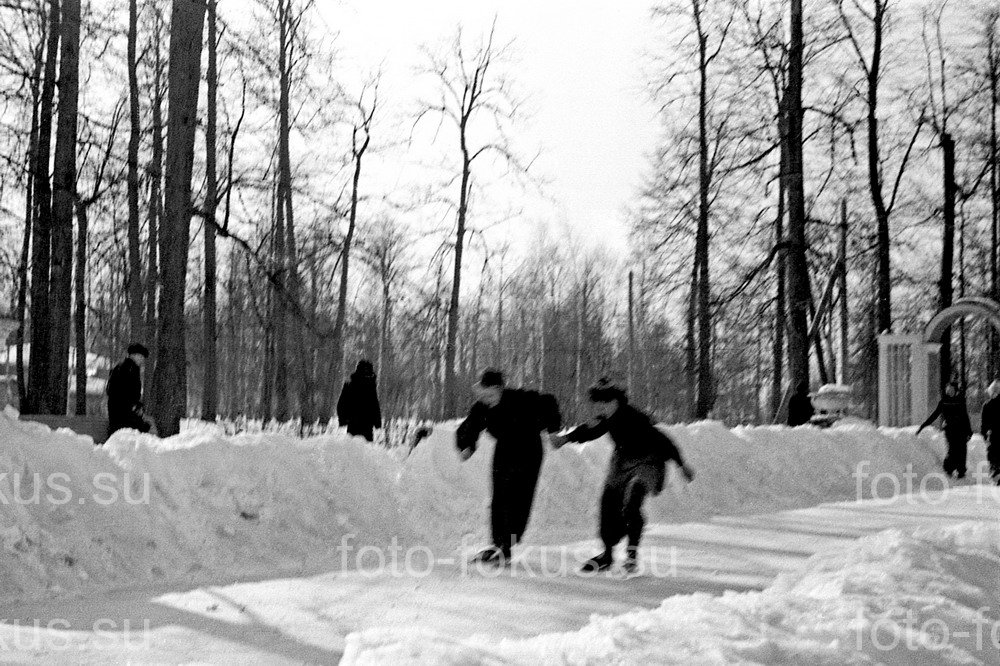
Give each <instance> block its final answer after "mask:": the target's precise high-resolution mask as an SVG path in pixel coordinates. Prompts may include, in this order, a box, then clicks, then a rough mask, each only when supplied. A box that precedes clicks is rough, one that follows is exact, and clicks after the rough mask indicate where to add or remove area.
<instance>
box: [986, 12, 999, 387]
mask: <svg viewBox="0 0 1000 666" xmlns="http://www.w3.org/2000/svg"><path fill="white" fill-rule="evenodd" d="M998 18H1000V15H998V14H993V15H992V16H991V17H990V19H989V21H988V23H987V36H986V45H987V67H988V69H989V72H988V75H989V80H990V147H989V160H990V162H989V169H990V296H991V297H992V298H993V300H994V301H1000V280H998V273H1000V271H998V263H1000V177H998V176H1000V174H998V165H997V159H998V157H1000V155H998V153H1000V151H998V140H997V105H998V104H1000V54H998V53H997V43H996V37H997V34H996V31H997V21H998ZM988 365H989V367H988V378H989V379H990V380H995V379H996V378H997V375H998V373H1000V335H998V334H997V331H995V330H994V329H993V327H992V326H991V327H990V349H989V361H988Z"/></svg>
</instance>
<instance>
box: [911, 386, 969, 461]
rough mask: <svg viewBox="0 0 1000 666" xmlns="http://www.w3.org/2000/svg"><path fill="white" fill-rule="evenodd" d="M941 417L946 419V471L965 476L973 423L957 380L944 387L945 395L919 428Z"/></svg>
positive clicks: (921, 428)
mask: <svg viewBox="0 0 1000 666" xmlns="http://www.w3.org/2000/svg"><path fill="white" fill-rule="evenodd" d="M939 416H940V417H941V420H943V421H944V437H945V440H947V442H948V454H947V455H946V456H945V458H944V473H945V474H948V475H949V476H951V475H955V476H957V477H958V478H960V479H962V478H965V459H966V451H967V450H968V443H969V438H970V437H972V425H971V424H970V423H969V410H968V408H967V407H966V406H965V394H964V393H962V389H961V386H960V385H959V383H958V382H957V381H956V380H952V381H950V382H948V385H947V386H945V387H944V396H943V397H942V398H941V400H940V401H938V404H937V407H935V408H934V411H933V412H931V415H930V416H928V417H927V420H926V421H924V422H923V423H921V424H920V427H919V428H917V434H918V435H919V434H920V431H921V430H923V429H924V428H926V427H927V426H929V425H930V424H932V423H934V421H935V420H936V419H937V418H938V417H939Z"/></svg>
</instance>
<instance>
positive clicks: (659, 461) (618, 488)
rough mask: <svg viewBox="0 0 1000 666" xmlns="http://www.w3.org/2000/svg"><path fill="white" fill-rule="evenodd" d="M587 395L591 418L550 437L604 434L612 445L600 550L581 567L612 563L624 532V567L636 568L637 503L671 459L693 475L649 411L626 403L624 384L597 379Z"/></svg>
mask: <svg viewBox="0 0 1000 666" xmlns="http://www.w3.org/2000/svg"><path fill="white" fill-rule="evenodd" d="M588 398H589V401H590V404H591V408H592V409H593V412H594V419H593V420H592V421H590V422H588V423H585V424H584V425H581V426H579V427H577V428H576V429H574V430H572V431H571V432H569V433H568V434H566V435H557V436H555V437H553V438H552V443H553V445H554V446H555V447H556V448H559V447H561V446H562V445H564V444H565V443H566V442H589V441H591V440H595V439H597V438H599V437H601V436H603V435H608V436H609V437H610V438H611V441H612V442H613V443H614V446H615V448H614V452H613V453H612V455H611V463H610V464H609V466H608V473H607V477H606V478H605V481H604V492H603V493H602V495H601V518H600V520H601V524H600V537H601V541H602V542H603V544H604V551H603V552H602V553H600V554H599V555H597V556H595V557H592V558H591V559H589V560H587V562H586V563H584V565H583V571H588V572H590V571H604V570H606V569H608V568H610V567H611V565H612V563H613V562H614V556H613V553H612V550H613V549H614V547H615V546H616V545H617V544H618V542H620V541H621V540H622V539H623V538H625V537H627V538H628V547H627V550H626V560H625V570H626V571H635V570H636V569H637V568H638V551H639V541H640V539H641V538H642V529H643V527H644V526H645V517H644V516H643V513H642V505H643V503H644V502H645V500H646V497H648V496H655V495H658V494H659V493H660V492H661V491H662V490H663V484H664V481H665V478H666V466H667V462H668V461H670V460H672V461H674V463H675V464H676V465H677V466H678V467H679V468H680V470H681V472H682V473H683V474H684V476H685V478H686V479H687V480H688V481H691V480H692V479H694V471H693V470H692V469H691V468H690V467H688V466H687V465H686V464H685V463H684V460H683V459H682V458H681V453H680V451H678V450H677V447H676V446H675V445H674V443H673V440H671V439H670V437H668V436H667V435H666V434H665V433H664V432H662V431H661V430H660V429H659V428H657V427H656V426H655V425H654V424H653V420H652V419H651V418H650V417H649V415H648V414H646V413H644V412H642V411H640V410H638V409H636V408H635V407H633V406H632V405H630V404H629V403H628V395H627V394H626V392H625V390H624V389H622V388H620V387H618V386H615V385H614V384H612V383H611V382H610V381H608V380H607V379H601V380H599V381H598V382H597V383H596V384H594V385H593V386H592V387H591V388H590V389H589V391H588Z"/></svg>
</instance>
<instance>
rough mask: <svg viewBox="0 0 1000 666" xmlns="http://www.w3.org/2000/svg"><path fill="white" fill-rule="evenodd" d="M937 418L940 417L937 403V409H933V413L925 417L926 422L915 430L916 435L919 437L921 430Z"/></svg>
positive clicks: (939, 407)
mask: <svg viewBox="0 0 1000 666" xmlns="http://www.w3.org/2000/svg"><path fill="white" fill-rule="evenodd" d="M939 416H941V402H938V404H937V407H935V408H934V411H933V412H931V415H930V416H928V417H927V420H926V421H924V422H923V423H921V424H920V427H919V428H917V434H918V435H919V434H920V431H921V430H923V429H924V428H926V427H927V426H929V425H930V424H932V423H934V421H935V420H936V419H937V417H939Z"/></svg>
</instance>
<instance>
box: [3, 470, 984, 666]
mask: <svg viewBox="0 0 1000 666" xmlns="http://www.w3.org/2000/svg"><path fill="white" fill-rule="evenodd" d="M998 516H1000V497H998V495H997V489H995V488H991V487H984V486H969V487H964V488H960V489H952V490H950V491H948V493H947V495H946V496H942V495H938V494H926V495H925V496H922V497H918V496H916V495H914V496H909V495H902V496H900V497H898V498H897V499H895V500H894V501H892V502H891V503H888V502H885V501H882V502H873V501H865V502H850V503H834V504H823V505H820V506H818V507H815V508H811V509H805V510H798V511H787V512H782V513H774V514H767V515H760V516H750V517H741V518H717V519H715V520H712V521H711V522H709V523H704V524H694V523H689V524H681V525H655V526H651V527H650V529H649V530H648V533H647V538H646V540H645V543H644V552H643V557H644V560H645V561H646V562H647V564H648V563H652V562H655V563H656V566H657V568H658V570H659V571H661V572H666V573H667V574H668V575H664V576H662V577H660V576H651V575H647V576H642V577H639V578H634V579H630V580H620V579H617V578H614V577H610V576H605V575H602V576H599V577H596V578H584V577H581V576H579V575H575V574H574V575H569V576H539V575H537V574H538V573H539V570H540V569H541V567H542V565H543V563H544V564H545V565H546V566H549V567H554V566H555V565H556V563H557V562H558V561H559V557H560V556H562V555H563V554H564V553H569V554H570V556H569V557H568V558H567V560H568V562H567V566H571V565H573V566H575V563H576V561H577V559H576V558H578V557H583V556H585V555H586V554H590V553H591V552H592V551H593V548H594V542H580V543H576V544H570V545H569V546H567V547H566V548H565V549H559V548H546V549H536V548H528V549H527V551H522V553H521V554H520V555H518V562H517V564H516V566H515V567H514V568H513V569H512V570H511V571H510V572H507V573H504V574H503V575H501V576H499V577H487V576H484V575H481V574H479V573H475V572H474V571H463V566H464V565H459V564H455V563H448V562H441V561H440V560H439V561H438V563H437V564H436V565H435V566H434V568H433V571H432V572H431V573H430V574H428V575H422V576H399V575H394V574H393V573H392V572H389V573H385V574H381V575H377V576H373V575H371V573H370V569H368V570H365V571H359V570H350V569H348V570H342V571H334V572H330V573H325V574H322V575H318V576H312V577H305V578H290V579H275V580H263V581H254V582H239V583H235V584H227V585H215V586H203V587H199V588H196V589H182V590H177V589H173V590H163V589H143V590H131V591H126V592H115V593H105V594H100V595H93V596H88V597H83V598H76V599H59V600H52V601H41V602H33V603H25V604H21V605H18V606H16V607H12V608H5V609H3V610H2V612H0V619H2V622H0V662H5V661H12V662H16V663H25V662H29V663H30V662H47V663H52V662H62V663H66V662H74V663H108V662H125V661H130V662H159V663H162V662H192V661H194V662H200V663H206V662H208V663H234V664H235V663H240V664H242V663H249V662H258V663H268V664H273V663H303V662H308V663H335V662H337V661H338V660H339V658H340V657H341V655H342V654H343V650H344V647H345V639H346V637H347V636H348V634H351V633H352V632H357V631H363V630H365V629H369V628H400V629H413V628H420V627H427V628H431V629H433V630H435V631H436V632H439V633H443V634H445V635H449V636H453V637H454V638H455V639H460V638H464V637H467V636H469V635H471V634H482V635H485V636H490V637H494V638H499V637H509V638H522V637H530V636H535V635H538V634H541V633H546V632H556V631H575V630H577V629H579V628H580V627H582V626H583V625H585V624H586V623H587V622H588V620H589V619H590V616H591V615H592V614H595V613H596V614H601V615H617V614H621V613H625V612H627V611H629V610H632V609H634V608H636V607H644V608H654V607H656V606H658V605H659V604H660V602H661V601H662V600H663V599H664V598H665V597H668V596H671V595H676V594H687V593H692V592H704V593H708V594H711V595H718V594H721V593H722V592H723V591H724V590H736V591H743V590H751V589H762V588H764V587H766V586H767V585H769V584H770V583H771V582H772V581H773V579H774V577H775V576H776V575H777V574H779V573H781V572H784V571H791V570H794V569H796V568H798V567H800V566H802V564H803V563H804V561H805V560H806V559H807V558H808V557H809V556H810V555H812V554H813V553H815V552H818V551H823V550H828V549H830V548H831V547H832V548H838V547H845V546H848V545H850V544H851V543H852V542H853V541H854V540H855V539H857V538H858V537H861V536H864V535H867V534H872V533H875V532H879V531H881V530H884V529H888V528H893V527H897V528H902V529H912V528H917V527H939V526H952V525H954V524H956V523H959V522H962V521H984V522H989V523H992V524H996V523H997V520H998ZM425 564H426V563H422V564H418V566H417V568H418V569H419V570H421V571H426V567H425ZM95 629H96V631H94V630H95Z"/></svg>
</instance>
